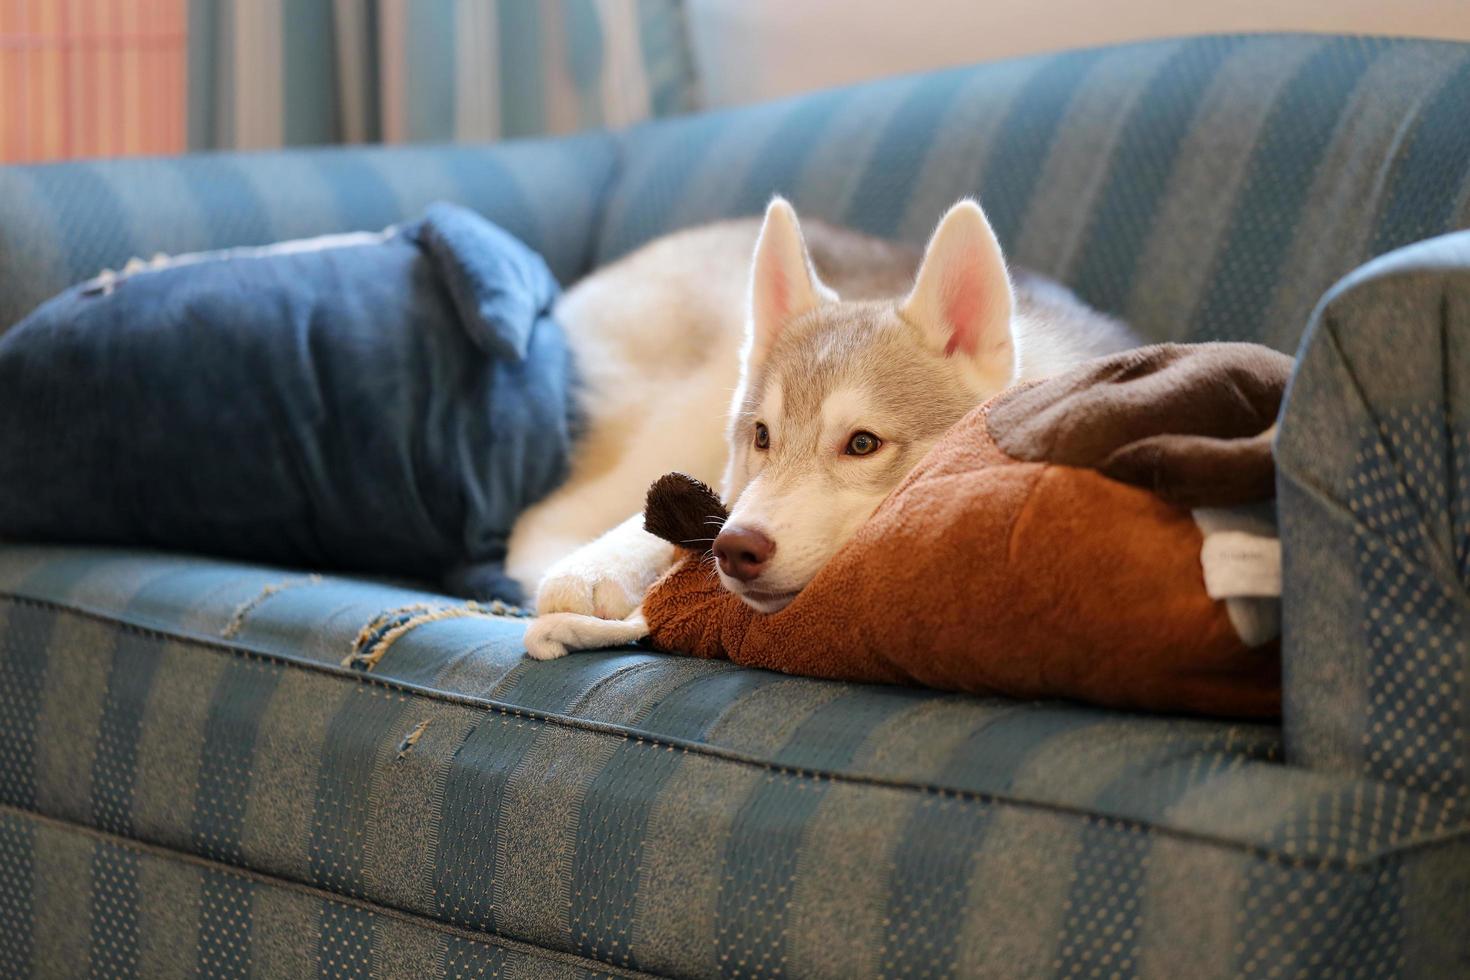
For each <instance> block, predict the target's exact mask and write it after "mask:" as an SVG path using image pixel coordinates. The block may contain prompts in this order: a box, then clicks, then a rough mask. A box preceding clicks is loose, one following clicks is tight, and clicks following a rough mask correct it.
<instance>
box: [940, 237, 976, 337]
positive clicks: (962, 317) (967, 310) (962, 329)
mask: <svg viewBox="0 0 1470 980" xmlns="http://www.w3.org/2000/svg"><path fill="white" fill-rule="evenodd" d="M984 306H985V296H984V284H983V283H982V281H981V276H980V257H979V255H977V254H974V253H967V254H965V255H962V256H959V257H958V260H957V261H956V262H955V266H954V268H953V269H952V270H951V272H950V274H949V275H948V276H945V278H944V310H943V316H944V322H945V323H946V324H947V325H948V326H949V329H950V334H949V342H948V343H946V344H945V345H944V355H945V356H946V357H948V356H949V355H951V354H953V353H954V352H955V351H957V350H961V351H964V352H965V353H966V354H974V353H975V352H976V350H977V349H978V348H979V346H980V313H981V310H982V309H983V308H984Z"/></svg>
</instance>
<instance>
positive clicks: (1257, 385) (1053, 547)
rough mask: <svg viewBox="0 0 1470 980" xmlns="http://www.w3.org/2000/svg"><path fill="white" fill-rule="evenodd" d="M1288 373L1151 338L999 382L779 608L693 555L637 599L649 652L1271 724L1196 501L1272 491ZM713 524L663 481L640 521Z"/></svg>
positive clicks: (1272, 686)
mask: <svg viewBox="0 0 1470 980" xmlns="http://www.w3.org/2000/svg"><path fill="white" fill-rule="evenodd" d="M1290 368H1291V359H1290V358H1288V357H1286V356H1285V355H1282V354H1279V353H1276V352H1274V351H1270V350H1268V349H1266V348H1262V347H1257V346H1255V345H1248V344H1201V345H1189V346H1183V345H1160V346H1157V347H1149V348H1144V349H1141V350H1137V351H1130V352H1127V353H1125V354H1121V355H1117V356H1114V357H1110V358H1106V359H1103V360H1100V361H1096V362H1092V363H1090V364H1088V365H1085V366H1083V367H1082V368H1079V369H1077V370H1076V371H1073V372H1070V373H1068V374H1066V375H1062V376H1060V377H1057V378H1053V379H1050V380H1047V381H1043V382H1039V383H1037V384H1034V385H1031V386H1028V387H1024V388H1019V389H1013V390H1011V391H1008V392H1006V393H1004V394H1002V395H1000V396H997V397H996V398H995V399H993V400H991V401H990V402H989V403H987V404H986V405H983V406H981V407H980V408H978V409H976V410H975V411H974V412H973V413H971V414H970V415H969V416H967V417H966V418H965V419H964V420H963V421H962V422H961V423H959V424H958V425H956V426H955V427H954V428H953V429H952V430H950V432H949V433H947V434H946V435H945V437H944V438H943V439H942V440H941V442H940V443H939V444H938V445H936V446H935V448H934V449H933V450H932V451H931V452H930V453H929V455H928V456H927V457H926V458H925V459H924V460H923V461H922V462H921V463H920V464H919V466H918V467H917V468H916V469H915V470H914V471H913V472H912V473H911V474H910V475H909V476H908V478H907V479H906V480H905V481H904V483H903V484H902V485H901V486H900V487H899V488H898V489H897V490H896V491H895V492H894V493H893V494H892V496H890V497H889V498H888V500H887V501H885V502H884V503H883V504H882V506H880V507H879V508H878V510H877V512H876V513H875V514H874V515H873V517H872V518H871V519H870V520H869V521H868V522H867V524H865V525H864V526H863V528H862V529H861V530H860V531H859V532H858V534H857V535H856V537H855V538H854V539H853V540H852V541H850V542H849V543H848V544H847V545H846V546H845V547H844V548H843V550H842V551H840V552H839V553H838V554H837V556H836V557H835V558H833V559H832V561H830V562H829V563H828V564H827V565H826V567H824V568H823V569H822V571H821V572H820V573H819V574H818V575H817V577H816V578H815V579H814V580H813V581H812V582H811V583H810V584H809V585H808V586H807V587H806V588H805V589H803V590H802V592H801V593H800V594H799V595H798V596H797V597H796V599H795V600H794V601H792V602H791V604H790V605H789V606H787V607H786V608H785V609H783V610H782V611H780V612H778V613H775V614H773V615H761V614H758V613H756V612H754V611H753V610H751V609H750V608H749V607H748V606H746V605H745V604H744V603H742V602H740V601H739V600H738V599H737V598H735V597H734V596H733V595H731V594H729V593H728V592H725V591H724V590H723V589H722V588H721V587H720V585H719V583H718V581H717V580H716V578H715V576H714V573H713V571H712V570H711V569H710V567H709V565H708V563H705V562H702V561H701V560H700V559H701V557H702V556H701V555H699V554H696V553H695V552H693V551H690V552H689V553H688V554H687V555H686V557H685V558H684V559H683V560H682V561H681V563H680V564H679V565H678V566H677V567H676V568H675V569H674V570H672V571H671V572H670V573H669V574H668V575H666V576H665V577H664V578H663V579H661V580H660V581H659V582H658V583H657V584H656V585H655V586H654V588H653V589H652V591H651V592H650V593H649V595H648V596H647V598H646V599H645V601H644V604H643V614H644V618H645V619H646V621H647V624H648V630H649V642H650V643H651V644H652V645H653V646H655V647H656V648H658V649H660V650H665V651H669V652H682V653H688V654H692V655H694V656H700V657H724V658H728V659H730V660H732V661H735V662H737V663H740V664H745V665H749V666H754V667H766V668H770V669H773V670H779V671H784V672H787V673H793V674H805V675H810V676H815V677H828V678H839V679H845V680H856V681H873V682H880V683H905V684H920V685H925V686H928V687H935V688H942V689H947V690H955V691H967V692H970V693H974V694H1004V695H1010V696H1014V697H1025V698H1045V697H1065V698H1074V699H1078V700H1083V701H1089V702H1093V703H1097V704H1102V705H1107V706H1111V707H1119V708H1135V709H1148V710H1158V711H1185V712H1192V713H1200V714H1209V715H1228V716H1238V717H1251V718H1268V717H1272V716H1275V715H1277V714H1279V712H1280V660H1279V649H1278V644H1277V641H1276V640H1275V639H1274V638H1272V639H1270V640H1267V641H1266V642H1257V643H1255V645H1251V643H1250V642H1247V639H1242V636H1241V629H1240V627H1239V626H1238V625H1237V621H1236V618H1235V617H1233V616H1232V612H1231V609H1230V608H1229V607H1227V603H1226V601H1225V600H1224V599H1217V598H1211V596H1210V594H1209V591H1208V590H1207V588H1206V583H1205V574H1204V570H1203V567H1202V564H1201V551H1202V548H1203V545H1204V539H1205V535H1204V532H1203V531H1202V530H1201V522H1200V521H1199V520H1197V519H1196V512H1195V510H1194V509H1195V508H1201V507H1209V508H1223V507H1233V506H1237V505H1247V504H1253V503H1254V504H1258V503H1260V502H1262V501H1269V500H1270V498H1271V497H1272V496H1273V495H1274V474H1273V468H1272V463H1271V455H1270V453H1271V450H1270V441H1269V440H1270V434H1269V431H1268V430H1269V429H1270V427H1271V425H1272V423H1273V421H1274V418H1275V415H1276V412H1277V410H1278V408H1279V406H1280V401H1281V397H1282V394H1283V391H1284V388H1285V385H1286V380H1287V377H1288V375H1289V372H1290ZM659 486H660V485H656V488H657V487H659ZM722 516H723V510H722V508H719V507H718V500H713V501H712V502H709V501H707V500H706V501H705V502H701V498H700V495H699V491H698V490H697V489H694V488H690V489H689V490H687V491H682V492H681V491H680V490H679V489H678V485H677V483H673V482H670V481H669V480H668V478H666V479H665V481H661V490H660V491H659V492H656V493H651V494H650V506H649V508H648V511H647V521H648V526H649V528H650V530H652V531H654V532H655V533H660V534H661V536H664V537H667V538H669V539H670V540H673V541H675V543H679V542H680V540H681V538H682V539H686V540H687V539H693V538H695V537H701V538H706V539H707V538H708V537H709V534H710V532H709V530H708V524H707V523H704V522H705V521H707V520H710V519H718V518H720V517H722ZM691 521H698V522H699V523H698V524H697V525H695V526H699V527H702V528H703V530H700V531H698V532H697V533H692V534H688V535H682V534H681V532H680V530H679V527H680V526H681V524H685V523H690V522H691ZM1273 544H1274V542H1273ZM1248 639H1255V638H1250V637H1248Z"/></svg>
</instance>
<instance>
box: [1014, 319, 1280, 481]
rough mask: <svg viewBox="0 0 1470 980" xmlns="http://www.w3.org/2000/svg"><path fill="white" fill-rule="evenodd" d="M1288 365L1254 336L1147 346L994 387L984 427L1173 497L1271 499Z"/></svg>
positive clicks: (1053, 458)
mask: <svg viewBox="0 0 1470 980" xmlns="http://www.w3.org/2000/svg"><path fill="white" fill-rule="evenodd" d="M1291 367H1292V359H1291V358H1290V357H1288V356H1287V355H1285V354H1281V353H1278V352H1276V351H1273V350H1269V349H1268V348H1265V347H1260V346H1257V345H1255V344H1229V343H1218V344H1187V345H1183V344H1159V345H1157V346H1154V347H1144V348H1140V349H1138V350H1131V351H1126V352H1124V353H1122V354H1117V355H1114V356H1113V357H1107V358H1103V359H1101V360H1098V361H1095V362H1092V363H1090V364H1088V365H1086V366H1084V367H1081V368H1078V369H1076V370H1074V371H1069V372H1068V373H1066V374H1062V375H1058V376H1057V377H1055V378H1051V379H1049V380H1046V381H1042V382H1040V383H1038V384H1036V385H1033V386H1031V387H1029V388H1026V389H1024V390H1018V391H1015V392H1013V393H1009V394H1007V395H1004V396H1002V397H1001V398H999V399H997V400H996V402H995V404H994V406H993V407H992V408H991V411H990V430H991V432H992V433H994V436H995V441H996V443H997V444H998V445H999V446H1000V448H1001V449H1003V450H1004V451H1005V452H1006V453H1008V454H1009V455H1011V456H1013V457H1014V458H1016V459H1020V460H1026V461H1028V462H1036V463H1059V464H1061V465H1064V466H1077V467H1085V468H1087V469H1094V470H1097V471H1098V472H1100V473H1102V474H1103V475H1104V476H1107V477H1110V478H1112V479H1114V480H1118V481H1120V482H1123V483H1131V484H1133V485H1134V486H1139V487H1143V488H1144V489H1145V490H1150V491H1152V492H1153V493H1155V494H1157V495H1158V496H1160V497H1162V498H1163V499H1164V500H1167V501H1168V502H1170V503H1172V504H1175V505H1177V506H1180V507H1228V506H1233V505H1236V504H1246V503H1254V502H1256V501H1261V500H1270V499H1271V498H1272V497H1274V496H1275V494H1276V486H1275V476H1276V471H1275V467H1274V465H1273V463H1272V459H1271V427H1272V425H1273V423H1274V422H1275V420H1276V414H1277V412H1279V411H1280V409H1281V399H1282V396H1283V395H1284V393H1285V391H1286V382H1287V379H1288V378H1289V377H1290V376H1291Z"/></svg>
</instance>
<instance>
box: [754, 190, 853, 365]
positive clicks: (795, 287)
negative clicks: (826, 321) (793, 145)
mask: <svg viewBox="0 0 1470 980" xmlns="http://www.w3.org/2000/svg"><path fill="white" fill-rule="evenodd" d="M836 298H837V294H836V293H834V292H832V290H830V289H828V288H827V287H826V286H824V285H823V284H822V281H821V280H820V279H818V278H817V271H816V269H814V268H812V260H811V256H810V255H809V254H808V253H807V250H806V240H805V239H803V238H802V236H801V225H800V224H798V223H797V220H796V210H795V209H794V208H792V206H791V205H790V203H789V202H787V201H786V199H785V198H782V197H774V198H772V199H771V203H770V204H769V205H768V206H767V207H766V220H765V223H764V224H762V225H761V234H760V238H759V240H757V241H756V243H755V258H754V260H753V261H752V262H751V267H750V336H749V338H748V339H749V343H748V344H747V347H746V356H747V358H748V359H749V360H750V361H752V362H756V363H758V362H760V361H761V360H763V359H764V358H765V356H766V354H767V353H769V352H770V350H771V346H772V345H773V344H775V342H776V338H777V337H778V336H780V333H781V329H782V328H783V327H784V326H785V325H786V324H787V323H789V322H790V321H792V320H794V319H796V318H797V317H799V316H801V315H802V314H803V313H807V312H809V311H811V310H813V309H815V308H816V307H817V305H818V304H820V303H824V302H829V301H831V300H834V299H836Z"/></svg>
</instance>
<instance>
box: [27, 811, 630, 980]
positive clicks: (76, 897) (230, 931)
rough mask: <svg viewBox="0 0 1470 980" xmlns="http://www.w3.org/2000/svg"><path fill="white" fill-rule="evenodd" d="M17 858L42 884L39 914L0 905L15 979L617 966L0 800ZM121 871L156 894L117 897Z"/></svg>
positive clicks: (426, 973) (550, 976) (521, 972)
mask: <svg viewBox="0 0 1470 980" xmlns="http://www.w3.org/2000/svg"><path fill="white" fill-rule="evenodd" d="M22 856H23V857H22ZM17 859H20V860H23V861H24V862H26V863H27V864H28V865H29V871H30V875H31V877H30V879H29V880H30V882H31V884H32V885H33V886H34V885H35V883H36V881H37V880H38V877H39V876H44V884H43V885H42V886H41V887H40V888H39V889H38V890H37V891H36V893H35V898H36V903H35V905H34V906H33V908H32V910H31V911H30V913H29V914H22V915H20V916H19V917H18V918H12V915H13V913H15V912H16V911H17V909H15V907H14V906H9V905H7V906H6V907H5V908H4V909H3V910H0V922H3V923H4V925H5V927H6V928H7V930H18V931H11V932H10V934H9V938H8V939H7V940H6V941H4V942H0V947H3V948H0V972H3V975H5V976H7V977H17V976H23V975H25V974H26V973H27V972H28V968H29V967H30V966H31V965H33V964H34V965H39V969H38V970H37V975H39V976H57V977H84V976H87V975H88V974H89V973H90V974H91V975H92V976H103V977H121V976H140V977H181V976H204V977H221V976H231V977H234V976H259V977H311V976H325V977H341V976H368V975H369V971H372V973H371V975H373V976H380V977H405V978H407V977H454V978H458V977H500V976H514V977H518V978H525V980H538V978H544V980H597V978H603V977H607V976H608V972H607V970H606V968H605V967H603V966H601V965H600V964H597V963H594V962H591V961H589V960H586V959H583V958H580V957H576V956H568V955H565V954H557V953H554V952H550V951H547V950H543V949H539V948H537V947H534V946H528V945H526V944H525V943H518V942H515V941H514V940H509V939H504V938H499V937H493V936H487V935H485V934H483V933H470V932H467V931H465V930H462V929H455V928H453V927H452V926H447V925H445V924H444V923H442V922H440V921H438V920H435V919H429V918H425V917H423V916H416V915H410V914H405V913H403V912H399V911H396V910H392V909H386V908H383V907H382V906H375V905H370V904H367V903H364V902H359V901H353V900H351V899H347V898H344V897H342V896H338V895H333V894H331V893H328V892H323V891H321V890H319V889H312V888H308V887H306V886H303V885H300V884H296V883H294V882H287V881H284V880H282V879H279V878H271V877H267V876H262V875H258V874H252V873H250V872H246V871H242V870H241V869H239V868H236V867H232V866H230V865H225V864H220V863H218V862H214V861H208V860H201V859H199V858H191V857H187V856H184V855H181V854H179V853H178V852H177V851H171V850H168V849H165V848H156V847H148V846H146V845H142V844H139V843H138V842H137V841H136V840H133V839H130V838H126V837H118V836H116V835H112V834H101V833H97V832H95V831H89V830H86V829H82V828H79V827H77V826H76V825H74V824H68V823H63V822H59V821H54V820H47V819H45V818H42V817H38V816H37V815H35V814H34V813H31V812H29V811H22V810H16V809H15V808H13V807H0V862H4V863H5V864H6V871H7V872H8V871H10V870H11V868H12V867H13V865H11V864H10V862H11V861H14V860H17ZM99 880H101V881H104V882H106V883H107V884H105V885H103V886H102V887H100V888H99V887H98V886H97V882H98V881H99ZM122 882H128V883H130V884H136V886H137V889H138V894H139V895H140V897H144V898H145V900H144V901H141V902H139V903H138V904H137V905H135V906H131V907H125V906H121V905H117V904H113V902H114V900H115V896H116V892H115V891H114V889H115V888H117V886H118V884H120V883H122ZM8 883H9V882H7V884H8ZM6 897H8V895H7V896H5V897H0V901H4V900H5V898H6ZM125 923H127V924H130V925H132V926H134V927H135V929H136V931H133V932H130V931H129V930H128V929H127V928H126V926H125Z"/></svg>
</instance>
